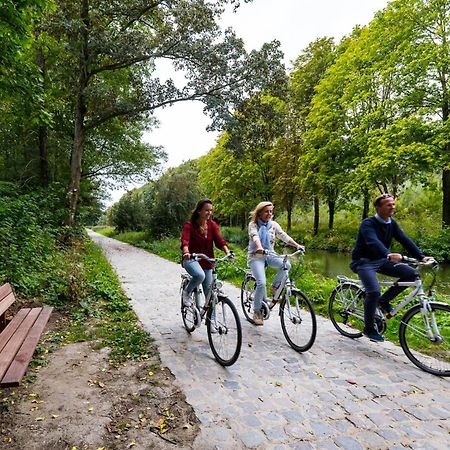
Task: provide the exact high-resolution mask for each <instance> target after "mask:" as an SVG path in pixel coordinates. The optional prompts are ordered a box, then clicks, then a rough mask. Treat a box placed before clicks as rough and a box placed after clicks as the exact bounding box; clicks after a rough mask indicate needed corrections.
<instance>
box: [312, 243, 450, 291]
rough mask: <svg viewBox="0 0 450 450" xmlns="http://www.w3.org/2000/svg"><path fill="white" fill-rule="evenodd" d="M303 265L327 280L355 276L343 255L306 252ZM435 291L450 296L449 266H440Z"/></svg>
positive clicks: (317, 251)
mask: <svg viewBox="0 0 450 450" xmlns="http://www.w3.org/2000/svg"><path fill="white" fill-rule="evenodd" d="M305 263H306V264H307V265H308V266H309V267H310V268H311V270H313V271H314V272H318V273H321V274H322V275H324V276H326V277H328V278H336V276H337V275H347V276H351V277H354V276H355V274H354V273H353V272H352V271H351V270H350V268H349V267H348V265H349V263H350V255H348V254H345V253H331V252H326V251H321V250H307V251H306V253H305ZM436 289H437V290H438V291H439V292H442V293H444V294H449V295H450V265H441V266H440V268H439V272H438V275H437V282H436Z"/></svg>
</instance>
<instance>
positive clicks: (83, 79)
mask: <svg viewBox="0 0 450 450" xmlns="http://www.w3.org/2000/svg"><path fill="white" fill-rule="evenodd" d="M80 19H81V21H80V22H81V27H80V41H81V47H80V55H79V65H78V70H79V72H78V92H77V97H76V106H75V129H74V139H73V149H72V154H71V158H70V186H69V192H68V197H69V213H68V216H67V218H66V224H67V225H69V226H72V225H73V224H74V223H75V214H76V211H77V204H78V197H79V193H80V182H81V170H82V167H81V164H82V160H83V148H84V142H85V139H86V128H85V125H84V119H85V117H86V99H85V97H84V93H85V89H86V87H87V84H88V79H89V75H88V67H87V65H88V29H89V5H88V0H82V1H81V9H80Z"/></svg>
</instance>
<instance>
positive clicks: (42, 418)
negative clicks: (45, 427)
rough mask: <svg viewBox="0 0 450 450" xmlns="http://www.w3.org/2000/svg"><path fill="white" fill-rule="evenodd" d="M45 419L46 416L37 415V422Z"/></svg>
mask: <svg viewBox="0 0 450 450" xmlns="http://www.w3.org/2000/svg"><path fill="white" fill-rule="evenodd" d="M44 419H45V417H36V422H42V421H43V420H44Z"/></svg>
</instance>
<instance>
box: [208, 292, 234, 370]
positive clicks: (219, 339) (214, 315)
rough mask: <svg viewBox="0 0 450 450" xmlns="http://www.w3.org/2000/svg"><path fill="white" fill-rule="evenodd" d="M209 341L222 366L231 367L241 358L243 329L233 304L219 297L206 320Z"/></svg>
mask: <svg viewBox="0 0 450 450" xmlns="http://www.w3.org/2000/svg"><path fill="white" fill-rule="evenodd" d="M206 328H207V332H208V341H209V345H210V347H211V350H212V352H213V355H214V358H216V360H217V362H218V363H219V364H221V365H222V366H231V365H232V364H234V363H235V362H236V361H237V359H238V358H239V354H240V352H241V345H242V328H241V321H240V320H239V315H238V312H237V310H236V307H235V306H234V304H233V302H232V301H231V300H230V299H229V298H227V297H219V299H218V302H217V304H216V305H215V306H214V307H213V308H210V309H209V311H208V315H207V320H206Z"/></svg>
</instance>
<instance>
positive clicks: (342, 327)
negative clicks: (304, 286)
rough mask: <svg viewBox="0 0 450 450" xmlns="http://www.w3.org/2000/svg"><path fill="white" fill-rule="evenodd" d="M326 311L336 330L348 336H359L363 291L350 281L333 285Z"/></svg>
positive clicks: (362, 314) (361, 320)
mask: <svg viewBox="0 0 450 450" xmlns="http://www.w3.org/2000/svg"><path fill="white" fill-rule="evenodd" d="M328 313H329V315H330V319H331V322H333V325H334V326H335V328H336V330H338V331H339V333H341V334H342V335H344V336H347V337H349V338H359V337H361V336H362V330H363V329H364V291H363V290H362V289H361V288H360V287H359V286H357V285H356V284H352V283H344V284H340V285H339V286H337V287H335V288H334V290H333V292H332V293H331V296H330V300H329V303H328Z"/></svg>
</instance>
